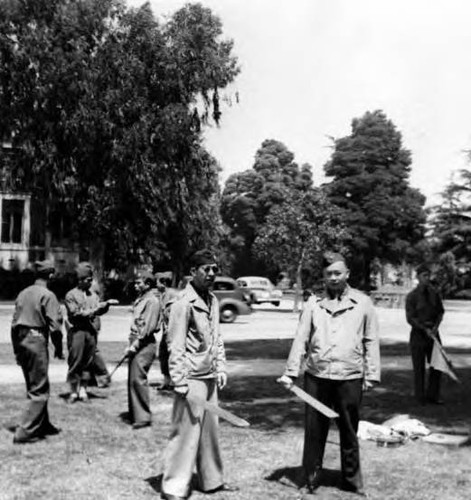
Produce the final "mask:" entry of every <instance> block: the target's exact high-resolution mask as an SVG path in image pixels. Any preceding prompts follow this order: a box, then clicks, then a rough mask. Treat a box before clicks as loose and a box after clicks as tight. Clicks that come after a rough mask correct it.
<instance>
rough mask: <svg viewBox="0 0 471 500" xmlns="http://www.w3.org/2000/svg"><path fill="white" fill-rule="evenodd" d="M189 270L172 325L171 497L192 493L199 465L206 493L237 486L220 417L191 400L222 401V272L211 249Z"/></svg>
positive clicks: (167, 475)
mask: <svg viewBox="0 0 471 500" xmlns="http://www.w3.org/2000/svg"><path fill="white" fill-rule="evenodd" d="M190 272H191V276H192V279H191V281H190V282H189V283H188V284H187V285H186V288H185V289H184V290H183V292H182V294H181V296H180V297H179V298H178V300H176V302H175V303H174V304H173V306H172V308H171V311H170V319H169V326H168V347H169V353H170V356H169V371H170V377H171V379H172V383H173V384H174V391H175V399H174V407H173V413H172V420H173V421H172V431H171V436H170V442H169V444H168V447H167V450H166V452H165V465H164V473H163V479H162V498H163V499H166V500H178V499H182V498H187V497H188V496H189V494H190V493H191V492H190V483H191V478H192V474H193V470H194V468H195V466H196V471H197V474H198V480H199V487H200V489H201V490H202V491H204V492H205V493H215V492H230V491H236V490H237V489H238V488H235V487H231V486H229V485H227V484H225V483H224V481H223V470H222V460H221V454H220V450H219V443H218V421H217V417H216V416H214V415H213V414H211V413H209V412H205V410H204V408H203V407H202V406H200V405H198V404H195V403H194V402H193V401H191V399H193V398H197V399H200V400H201V399H204V400H206V401H208V402H211V403H215V404H217V400H218V389H222V388H223V387H224V386H225V385H226V382H227V376H226V371H225V353H224V344H223V341H222V337H221V334H220V332H219V307H218V302H217V299H216V297H215V295H214V294H213V293H212V292H211V291H210V289H211V287H212V285H213V283H214V278H215V276H216V274H217V272H218V268H217V265H216V259H215V257H214V255H213V254H212V252H210V251H208V250H201V251H199V252H196V253H195V254H194V256H193V258H192V261H191V270H190ZM187 395H188V399H187ZM190 396H191V397H192V398H190Z"/></svg>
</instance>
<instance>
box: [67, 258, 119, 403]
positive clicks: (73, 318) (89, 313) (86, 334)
mask: <svg viewBox="0 0 471 500" xmlns="http://www.w3.org/2000/svg"><path fill="white" fill-rule="evenodd" d="M76 273H77V278H78V283H77V286H76V287H75V288H73V289H72V290H70V291H69V292H68V293H67V295H66V296H65V307H66V309H67V317H68V321H69V323H70V329H69V331H68V334H67V347H68V350H69V356H68V359H67V362H68V365H69V371H68V373H67V382H68V383H69V385H70V395H69V399H68V401H69V403H75V402H76V401H79V400H80V401H88V393H87V387H88V383H89V380H90V376H91V371H92V370H93V364H94V362H95V356H96V343H97V337H98V332H99V331H100V328H101V322H100V316H101V315H102V314H105V313H106V312H108V309H109V306H110V304H113V303H115V302H116V301H115V300H113V299H110V300H107V301H104V302H102V301H100V298H99V297H98V295H97V293H95V292H94V291H93V290H92V289H91V287H92V282H93V267H92V265H91V264H90V263H88V262H81V263H79V264H78V265H77V268H76Z"/></svg>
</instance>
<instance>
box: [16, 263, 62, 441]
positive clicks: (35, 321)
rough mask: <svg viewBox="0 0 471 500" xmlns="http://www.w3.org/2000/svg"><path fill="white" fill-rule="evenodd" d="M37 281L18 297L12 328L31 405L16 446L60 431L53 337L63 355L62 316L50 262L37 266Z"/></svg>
mask: <svg viewBox="0 0 471 500" xmlns="http://www.w3.org/2000/svg"><path fill="white" fill-rule="evenodd" d="M35 270H36V281H35V282H34V284H33V285H31V286H29V287H28V288H25V289H24V290H23V291H22V292H21V293H20V294H19V295H18V297H17V299H16V303H15V312H14V314H13V321H12V326H11V339H12V343H13V351H14V353H15V357H16V361H17V363H18V364H19V365H20V366H21V369H22V370H23V375H24V377H25V382H26V390H27V395H28V400H29V401H28V405H27V407H26V410H25V411H24V413H23V415H22V417H21V420H20V423H19V425H18V426H17V427H16V430H15V436H14V438H13V442H14V443H18V444H19V443H30V442H33V441H37V440H38V439H42V438H44V437H45V436H47V435H53V434H58V433H59V432H60V430H59V429H58V428H56V427H54V426H53V425H52V424H51V422H50V421H49V414H48V408H47V404H48V400H49V378H48V367H49V352H48V341H49V335H50V336H51V341H52V343H53V344H54V348H55V352H54V357H56V358H59V359H63V356H62V316H61V311H60V306H59V302H58V301H57V298H56V296H55V295H54V293H52V292H51V291H50V290H48V288H47V283H48V281H49V280H50V278H51V277H52V275H53V274H54V266H53V264H52V262H50V261H41V262H36V263H35Z"/></svg>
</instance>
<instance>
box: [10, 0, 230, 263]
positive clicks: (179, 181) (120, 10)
mask: <svg viewBox="0 0 471 500" xmlns="http://www.w3.org/2000/svg"><path fill="white" fill-rule="evenodd" d="M0 9H1V10H0V33H1V38H0V58H1V59H0V63H1V64H0V114H1V115H2V117H4V119H3V120H2V122H1V124H0V127H1V129H0V133H1V134H13V135H14V141H15V143H16V144H17V145H18V146H21V154H20V158H19V161H18V163H17V174H18V176H19V177H20V178H21V180H22V185H23V188H26V189H30V190H32V191H33V193H34V194H35V196H36V197H38V198H40V199H42V200H44V202H45V204H46V205H50V204H51V203H56V202H62V203H65V204H66V205H67V207H68V210H69V211H70V212H71V213H72V215H74V216H75V221H76V226H77V230H78V231H80V233H81V234H82V237H83V238H86V237H90V242H89V243H90V245H89V247H90V248H89V249H90V254H91V257H92V258H93V259H94V260H95V261H96V263H97V264H98V266H99V267H101V266H102V265H103V259H104V258H105V256H108V257H110V258H111V259H112V261H113V263H114V264H115V265H116V264H117V263H119V261H120V260H124V259H126V258H127V257H129V255H130V253H132V252H133V251H135V249H136V248H138V247H139V248H144V249H145V250H147V251H148V252H149V253H150V254H152V256H153V257H154V258H155V259H160V258H164V257H167V258H171V259H172V260H173V261H175V262H176V263H177V267H179V268H181V265H182V262H183V259H184V258H185V256H186V255H187V254H188V252H189V251H191V248H192V246H194V245H195V244H198V243H201V241H202V240H204V241H205V242H207V241H211V240H214V236H215V235H216V233H215V231H214V230H212V229H211V225H210V229H209V230H208V229H207V226H206V224H207V222H208V221H213V220H214V215H215V213H216V204H217V198H218V196H219V190H218V171H219V167H218V165H217V163H216V161H215V160H214V158H212V157H211V156H210V155H209V154H208V153H207V152H206V151H205V150H204V148H203V146H202V139H201V127H202V124H204V123H205V122H206V121H207V120H208V114H209V112H210V111H212V114H213V116H214V119H215V120H216V121H218V120H219V117H220V113H221V111H220V109H219V95H218V91H219V90H220V89H221V88H223V87H225V86H226V85H227V84H228V83H229V82H231V81H232V80H233V79H234V78H235V76H236V75H237V73H238V71H239V69H238V65H237V59H236V58H235V57H234V56H233V55H232V48H233V43H232V41H230V40H224V39H222V38H221V35H222V25H221V22H220V20H219V19H218V18H217V17H216V16H214V15H213V14H212V13H211V11H210V10H209V9H206V8H203V7H202V6H201V5H200V4H195V5H187V6H185V7H184V8H182V9H180V10H179V11H177V12H176V13H175V14H174V15H173V16H172V17H171V18H170V19H169V20H168V22H166V23H165V24H162V25H161V24H159V23H158V22H157V20H156V19H155V18H154V17H153V15H152V12H151V9H150V7H149V5H148V4H145V5H144V6H143V7H142V8H140V9H128V8H126V5H125V2H124V1H121V0H78V1H76V2H70V1H68V0H55V1H49V0H47V1H46V0H23V1H19V0H17V1H14V0H9V1H6V2H3V3H2V4H0ZM200 97H202V99H203V102H204V103H205V106H204V108H203V110H202V111H200V110H199V108H198V106H197V103H198V100H199V99H200ZM90 228H93V231H90Z"/></svg>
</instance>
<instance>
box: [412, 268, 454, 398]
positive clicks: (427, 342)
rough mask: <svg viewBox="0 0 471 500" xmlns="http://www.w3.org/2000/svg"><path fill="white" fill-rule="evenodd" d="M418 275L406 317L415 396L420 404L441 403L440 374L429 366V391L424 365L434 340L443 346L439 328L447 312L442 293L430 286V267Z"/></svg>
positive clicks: (418, 272) (421, 269)
mask: <svg viewBox="0 0 471 500" xmlns="http://www.w3.org/2000/svg"><path fill="white" fill-rule="evenodd" d="M416 273H417V279H418V281H419V284H418V285H417V286H416V288H414V290H412V291H411V292H410V293H409V294H408V295H407V298H406V318H407V322H408V323H409V324H410V325H411V327H412V330H411V332H410V342H409V345H410V350H411V356H412V366H413V368H414V393H415V397H416V399H417V401H418V402H419V403H420V404H426V403H432V404H442V403H443V402H442V400H441V399H440V380H441V373H440V371H438V370H435V369H434V368H432V367H430V370H429V377H428V384H427V389H426V384H425V362H426V361H428V362H430V360H431V356H432V351H433V344H434V338H436V339H437V340H438V341H439V342H440V343H441V340H440V335H439V333H438V327H439V326H440V323H441V322H442V319H443V314H444V312H445V310H444V308H443V302H442V299H441V297H440V294H439V293H438V291H437V290H436V289H435V288H434V287H433V286H432V285H431V283H430V268H429V267H428V266H427V265H425V264H421V265H420V266H419V267H418V268H417V270H416Z"/></svg>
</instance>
